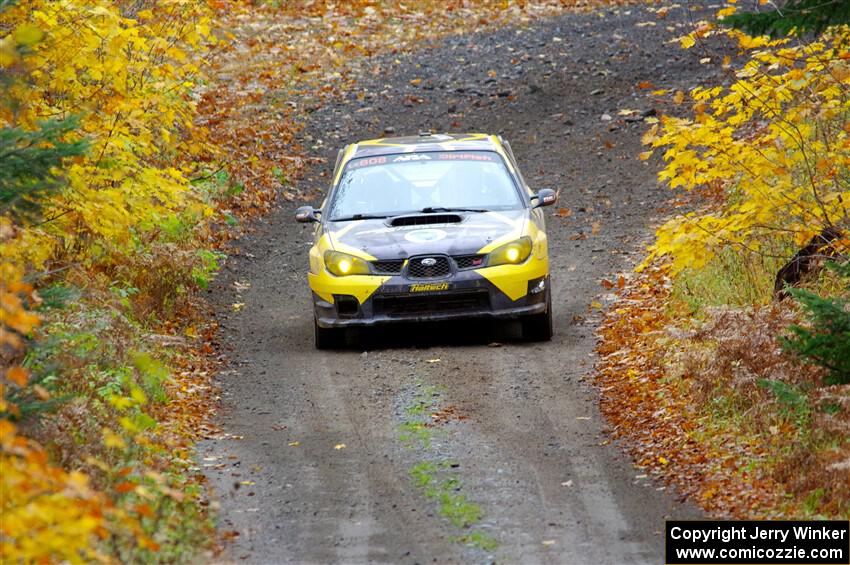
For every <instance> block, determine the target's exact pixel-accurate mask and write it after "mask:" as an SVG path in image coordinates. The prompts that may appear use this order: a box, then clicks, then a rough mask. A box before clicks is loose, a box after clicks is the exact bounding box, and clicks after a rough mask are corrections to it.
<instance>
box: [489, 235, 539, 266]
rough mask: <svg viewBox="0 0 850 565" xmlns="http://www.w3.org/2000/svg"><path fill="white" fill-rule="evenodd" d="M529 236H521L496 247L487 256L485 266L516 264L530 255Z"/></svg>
mask: <svg viewBox="0 0 850 565" xmlns="http://www.w3.org/2000/svg"><path fill="white" fill-rule="evenodd" d="M531 247H532V245H531V238H530V237H528V236H525V237H521V238H519V239H517V240H516V241H512V242H510V243H506V244H504V245H502V246H501V247H497V248H496V249H494V250H493V251H491V252H490V254H489V255H488V256H487V266H488V267H492V266H494V265H518V264H520V263H522V262H523V261H525V260H526V259H528V256H529V255H531Z"/></svg>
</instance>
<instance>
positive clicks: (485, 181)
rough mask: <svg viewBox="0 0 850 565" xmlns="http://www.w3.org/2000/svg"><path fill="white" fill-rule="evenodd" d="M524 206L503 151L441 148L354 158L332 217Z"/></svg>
mask: <svg viewBox="0 0 850 565" xmlns="http://www.w3.org/2000/svg"><path fill="white" fill-rule="evenodd" d="M521 207H522V200H521V199H520V196H519V192H518V191H517V188H516V186H515V185H514V183H513V180H512V179H511V176H510V174H509V173H508V171H507V169H506V168H505V164H504V161H502V158H501V157H500V156H499V155H498V154H496V153H493V152H492V151H466V152H459V151H439V152H427V153H405V154H401V155H379V156H376V157H363V158H359V159H353V160H352V161H351V162H349V163H348V165H347V166H346V168H345V171H344V173H343V175H342V179H341V180H340V182H339V186H338V187H337V189H336V191H335V192H334V197H333V200H332V201H331V203H330V209H329V214H328V217H329V218H330V220H331V221H334V220H344V219H357V218H362V217H388V216H397V215H401V214H409V213H416V212H425V213H428V212H443V211H463V210H466V211H488V210H510V209H517V208H521Z"/></svg>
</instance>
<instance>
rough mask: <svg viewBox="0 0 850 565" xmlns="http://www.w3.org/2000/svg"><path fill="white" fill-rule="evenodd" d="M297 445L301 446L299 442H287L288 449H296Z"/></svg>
mask: <svg viewBox="0 0 850 565" xmlns="http://www.w3.org/2000/svg"><path fill="white" fill-rule="evenodd" d="M299 445H301V442H300V441H290V442H289V447H298V446H299Z"/></svg>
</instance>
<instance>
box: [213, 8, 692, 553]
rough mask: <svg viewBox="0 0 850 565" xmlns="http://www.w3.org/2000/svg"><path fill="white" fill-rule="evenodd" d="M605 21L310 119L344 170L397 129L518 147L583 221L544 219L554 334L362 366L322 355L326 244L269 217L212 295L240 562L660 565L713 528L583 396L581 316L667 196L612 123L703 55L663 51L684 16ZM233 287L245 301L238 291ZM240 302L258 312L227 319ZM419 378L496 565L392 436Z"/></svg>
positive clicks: (389, 64)
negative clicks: (686, 537)
mask: <svg viewBox="0 0 850 565" xmlns="http://www.w3.org/2000/svg"><path fill="white" fill-rule="evenodd" d="M604 15H605V17H599V15H596V14H592V15H567V16H563V17H559V18H553V19H549V20H545V21H540V22H536V23H534V24H533V25H531V26H530V27H528V28H524V29H521V30H517V29H504V30H500V31H498V32H494V33H485V34H476V35H470V36H461V37H457V38H450V39H448V40H446V41H445V42H444V43H443V44H442V45H441V46H440V47H437V48H433V49H424V50H421V51H419V52H416V53H413V54H410V55H406V56H394V57H388V58H377V59H371V60H368V61H366V62H364V63H363V67H364V68H363V71H364V76H363V81H362V83H361V85H360V87H361V88H362V89H364V90H367V91H368V94H367V96H366V97H365V98H364V99H363V100H358V99H357V97H356V95H355V93H352V96H351V97H350V99H347V100H346V101H345V102H344V103H343V102H340V103H339V104H335V105H328V106H325V107H322V108H319V109H317V110H316V111H314V112H313V113H312V114H310V116H309V120H308V122H307V129H306V132H305V134H304V141H305V144H306V145H307V146H311V145H312V146H313V147H314V154H316V155H320V156H322V157H325V158H327V159H328V162H329V163H331V164H332V163H333V162H334V160H335V150H336V148H338V147H341V146H342V145H343V144H345V143H348V142H352V141H355V140H357V139H362V138H369V137H378V136H381V135H382V132H383V131H384V130H385V128H392V129H393V130H394V131H395V132H396V133H395V134H396V135H400V134H409V133H415V132H416V131H418V130H420V129H426V128H431V129H433V130H437V131H459V130H460V131H488V132H494V133H502V134H503V135H504V136H505V137H506V138H507V139H508V140H510V141H511V143H512V145H513V148H514V152H515V153H516V155H517V158H518V159H519V162H520V166H521V167H522V168H523V171H524V173H525V176H526V178H527V180H528V181H529V184H531V185H532V186H534V187H535V188H542V187H552V188H560V189H561V204H560V206H564V207H568V208H570V209H571V210H572V215H571V216H570V217H568V218H560V217H557V216H555V215H554V212H555V211H554V210H553V211H552V214H551V215H550V216H549V217H548V232H549V238H550V239H549V241H550V252H551V254H552V265H553V267H552V281H553V289H554V295H553V299H554V309H555V329H556V337H555V339H554V340H553V341H552V342H551V343H547V344H523V343H517V342H512V341H510V339H508V337H509V334H510V333H511V332H512V331H514V330H515V328H511V327H500V328H492V327H488V326H486V325H481V324H454V325H449V326H436V327H433V326H427V325H417V326H414V327H410V328H404V331H399V330H397V329H394V330H388V331H383V332H372V333H369V334H368V335H366V336H365V340H364V341H362V342H361V343H360V344H359V346H358V347H356V348H354V349H352V350H348V351H339V352H330V353H329V352H321V353H320V352H317V351H314V350H313V344H312V314H311V311H310V298H309V291H308V288H307V284H306V275H305V273H306V268H307V250H308V248H309V244H310V240H311V232H310V228H308V227H305V226H302V225H298V224H295V223H293V222H292V220H291V218H292V211H293V208H294V207H293V206H289V205H285V206H282V207H280V208H279V209H277V210H276V211H275V212H274V213H272V214H271V215H269V216H268V217H267V218H265V219H263V220H261V221H259V222H258V223H257V225H256V230H255V231H254V232H253V233H251V234H250V235H248V236H246V237H245V238H244V239H243V240H242V241H240V242H239V243H238V245H239V247H240V248H241V251H242V252H241V253H237V254H235V255H234V256H233V257H232V258H231V259H230V260H229V261H228V264H227V266H226V268H225V269H224V272H223V273H222V275H221V277H220V278H219V280H218V282H217V283H216V288H215V289H214V291H213V294H212V297H213V300H214V301H215V302H216V303H217V304H219V306H220V307H219V311H220V317H219V321H220V323H221V325H222V328H223V330H222V336H223V337H222V339H223V342H224V345H225V347H226V348H227V349H228V351H229V353H228V355H229V357H230V359H231V368H230V370H228V371H226V372H224V373H222V375H221V376H220V377H219V382H220V385H221V387H222V415H221V416H220V424H221V425H222V427H223V429H224V430H225V432H227V433H228V434H231V436H225V438H224V439H219V440H209V441H206V442H204V443H203V444H202V445H201V452H202V454H203V455H205V456H207V457H209V458H212V457H215V458H216V459H215V461H205V462H204V464H205V466H206V467H205V469H206V472H207V475H208V477H209V481H210V485H211V486H212V487H213V489H214V491H215V493H216V494H217V496H218V499H219V501H220V504H221V514H220V517H219V528H220V529H221V530H222V531H229V530H236V531H238V532H239V534H240V535H239V536H238V537H237V538H236V539H235V541H234V542H233V544H232V546H231V547H230V548H229V553H230V559H232V560H233V561H238V562H241V561H246V562H253V563H324V562H340V563H361V562H381V563H384V562H386V563H429V562H438V563H467V562H488V561H490V560H492V559H498V560H501V561H508V562H523V563H638V562H650V563H659V562H661V561H662V559H663V558H662V548H663V538H662V536H661V530H663V520H664V518H665V517H668V516H676V517H698V516H699V515H700V513H699V512H698V511H697V510H696V509H695V508H693V507H692V506H690V505H683V504H681V503H679V502H678V501H677V500H676V498H675V495H674V493H671V492H668V491H666V490H657V489H659V488H660V487H659V485H658V484H656V483H653V482H651V481H648V480H643V479H636V476H637V475H640V474H641V472H640V471H638V470H636V469H634V468H633V466H632V464H631V463H630V461H629V460H628V459H627V458H626V457H625V456H624V455H623V454H622V453H621V451H620V450H619V449H618V448H617V447H616V446H612V445H608V444H607V441H606V436H605V434H604V422H603V421H602V419H601V416H600V414H599V411H598V409H597V407H596V398H597V394H598V393H597V392H596V391H595V390H594V389H593V388H592V387H591V386H590V385H589V384H587V383H585V382H584V381H583V378H584V377H585V376H587V375H588V374H589V373H590V371H591V370H592V364H593V357H592V355H593V345H594V339H593V335H592V331H593V318H592V317H591V318H590V319H588V320H583V319H582V318H584V317H586V316H587V315H588V313H587V311H588V305H589V304H590V303H591V301H592V300H594V298H595V297H596V296H597V295H599V294H600V291H601V288H600V286H599V280H600V279H602V278H603V277H606V276H610V275H611V274H612V273H616V272H617V271H621V270H624V269H628V268H629V266H630V263H631V262H632V260H633V259H636V258H638V257H639V256H640V252H639V250H638V249H637V247H636V246H637V243H638V242H639V241H640V240H641V239H642V238H643V237H645V236H646V235H647V234H648V233H649V231H648V226H649V224H650V222H651V221H652V219H653V215H654V214H655V213H656V210H657V208H658V207H659V205H660V204H661V203H662V202H663V200H664V199H665V194H664V192H663V191H662V190H661V189H660V188H659V187H658V186H657V184H656V181H655V169H654V168H653V166H651V165H649V164H646V163H642V162H639V161H637V160H636V159H635V156H636V155H637V153H638V152H639V151H640V150H641V148H640V136H641V134H642V132H643V131H644V129H645V126H644V125H643V124H639V123H631V124H630V123H625V122H624V121H619V120H618V118H617V117H616V116H617V110H618V109H620V108H635V109H639V110H643V109H647V108H649V106H648V105H649V104H650V103H651V102H650V101H649V100H647V98H646V97H645V96H644V94H643V93H642V92H639V91H637V90H636V87H635V85H637V84H638V83H640V82H642V81H646V80H649V81H652V82H654V83H655V84H656V85H657V87H658V88H661V87H665V88H671V87H673V88H677V87H679V88H681V87H687V86H691V85H693V84H696V83H697V82H698V81H699V80H700V78H701V75H700V73H701V72H703V71H702V68H701V67H700V65H699V64H698V62H697V60H696V59H697V58H698V55H697V54H689V53H687V52H678V49H676V48H675V47H670V46H665V45H664V42H665V41H667V40H668V39H669V38H670V33H669V32H668V31H666V30H665V29H664V26H666V25H676V24H677V23H681V22H684V21H685V20H686V19H687V15H686V14H684V13H683V12H682V11H681V10H677V9H671V10H670V12H669V15H668V17H667V20H665V21H664V22H663V23H659V25H656V26H642V27H641V26H638V25H637V24H639V23H641V22H645V21H650V20H654V16H653V15H652V14H650V13H649V12H647V11H646V10H645V9H644V8H640V7H633V8H629V9H620V10H617V11H610V12H607V13H605V14H604ZM396 59H398V63H396V62H395V60H396ZM460 59H462V61H461V60H460ZM512 60H513V61H515V62H516V64H514V63H513V62H512ZM489 71H493V72H489ZM414 78H422V79H423V81H422V83H421V84H420V85H419V86H418V87H417V86H414V85H412V84H411V83H410V80H412V79H414ZM506 93H510V96H507V95H506ZM410 96H415V97H417V98H421V99H422V102H421V103H416V102H413V103H411V102H410ZM405 102H407V103H408V104H412V105H409V106H405ZM603 114H608V115H609V116H612V117H614V118H613V119H612V120H611V121H602V119H601V116H602V115H603ZM612 128H616V129H612ZM606 141H607V142H608V144H609V145H611V147H608V146H607V145H606V143H605V142H606ZM329 168H330V165H328V166H326V167H317V168H315V169H313V170H312V171H311V172H310V174H309V175H308V178H307V179H306V180H305V185H306V186H310V187H324V185H325V184H326V178H327V177H326V176H325V177H323V176H321V174H322V171H326V172H325V174H326V175H327V174H329V170H328V169H329ZM597 222H598V226H597V229H594V228H593V225H594V224H595V223H597ZM236 281H243V282H244V281H247V282H250V283H251V284H250V288H247V289H244V290H239V291H237V289H235V288H234V285H233V283H234V282H236ZM233 302H242V303H244V304H245V306H244V308H243V309H242V310H241V311H240V312H233V311H231V310H230V308H229V305H230V304H231V303H233ZM492 341H499V342H502V343H503V345H501V346H500V347H487V346H486V345H487V344H488V343H490V342H492ZM436 358H439V359H440V361H439V362H435V363H428V362H427V361H428V360H429V359H436ZM415 379H420V380H422V381H423V382H425V383H427V384H430V385H434V386H438V387H440V388H441V390H442V391H443V392H442V394H441V402H444V403H446V404H447V405H451V406H453V407H455V408H456V409H457V410H458V411H459V412H460V413H462V414H463V415H464V416H466V417H467V419H465V420H462V421H454V422H451V423H449V424H447V425H446V426H445V429H446V432H447V436H446V438H445V439H444V440H441V442H442V443H441V447H440V449H441V450H442V451H441V455H443V454H444V455H446V456H447V457H451V458H452V459H453V460H456V461H458V463H459V465H460V467H459V468H458V472H459V474H460V476H461V478H462V481H463V484H464V489H465V491H466V494H467V495H468V498H469V499H470V500H471V501H473V502H476V503H478V504H480V505H481V506H482V508H483V509H484V511H485V517H484V519H483V521H482V524H483V525H484V526H486V528H487V531H488V533H493V534H494V537H497V538H498V539H499V540H500V541H501V542H502V545H501V547H500V548H499V549H498V550H496V551H495V552H493V553H488V552H485V551H481V550H477V549H469V548H466V547H464V546H462V545H460V544H458V543H453V542H452V541H451V539H452V537H454V536H456V535H457V531H456V529H455V528H454V527H453V526H451V524H449V523H448V522H447V521H446V520H445V519H443V518H442V517H440V516H439V515H438V514H437V511H436V507H435V505H434V504H433V502H432V501H430V500H428V499H426V498H425V497H424V496H422V494H421V493H419V492H418V491H417V490H416V489H415V488H414V486H413V485H412V483H411V480H410V478H409V476H408V472H409V469H410V466H411V465H412V464H413V463H414V462H415V461H416V460H417V459H416V458H417V457H418V455H417V454H416V453H415V452H411V451H410V450H406V449H405V448H404V447H403V445H402V443H401V442H400V441H399V439H398V425H399V418H398V414H397V410H398V403H399V398H400V397H401V395H403V394H404V391H405V390H408V389H409V387H410V386H412V384H413V383H414V381H415ZM232 436H242V439H227V438H228V437H232ZM291 442H299V444H298V445H297V446H290V443H291ZM338 444H345V445H346V447H345V448H344V449H335V448H334V447H335V446H337V445H338ZM242 481H246V482H247V483H249V484H244V485H243V484H240V483H241V482H242ZM570 481H571V482H570ZM250 483H253V484H250ZM562 483H566V484H567V485H568V486H565V485H564V484H562ZM237 486H238V488H237Z"/></svg>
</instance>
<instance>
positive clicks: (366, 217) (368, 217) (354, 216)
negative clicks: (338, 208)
mask: <svg viewBox="0 0 850 565" xmlns="http://www.w3.org/2000/svg"><path fill="white" fill-rule="evenodd" d="M389 217H390V216H389V215H388V214H352V215H351V216H343V217H341V218H331V220H330V221H332V222H350V221H352V220H383V219H384V218H389Z"/></svg>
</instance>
